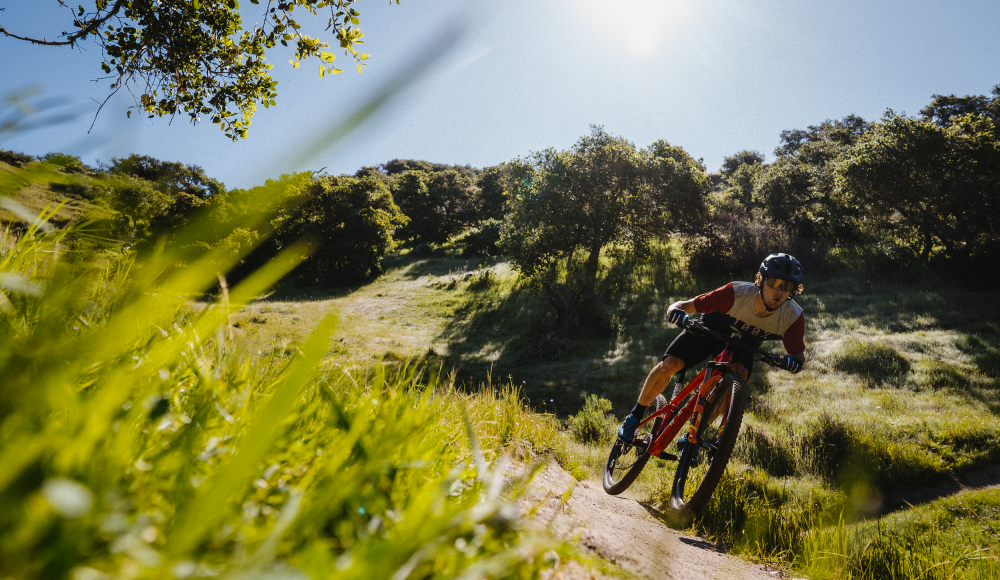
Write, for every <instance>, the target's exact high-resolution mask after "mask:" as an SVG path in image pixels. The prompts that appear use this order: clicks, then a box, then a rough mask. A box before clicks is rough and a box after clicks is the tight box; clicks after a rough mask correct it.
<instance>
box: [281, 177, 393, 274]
mask: <svg viewBox="0 0 1000 580" xmlns="http://www.w3.org/2000/svg"><path fill="white" fill-rule="evenodd" d="M293 203H294V204H296V205H297V207H293V208H291V209H290V210H289V211H288V213H287V215H285V216H283V217H282V218H281V219H280V220H278V221H277V224H276V226H277V228H276V229H277V238H278V240H277V241H278V244H279V246H280V247H289V246H290V245H292V244H294V243H296V242H298V241H300V240H302V239H306V240H308V241H309V242H310V243H311V244H312V245H313V247H314V251H313V252H312V254H311V255H310V256H308V257H307V258H306V259H305V261H304V262H303V263H302V265H301V267H299V268H298V269H297V270H296V273H295V274H296V276H297V277H298V278H299V279H301V280H302V281H303V282H305V283H308V284H317V283H318V284H353V283H356V282H363V281H367V280H371V279H372V278H374V277H375V276H377V275H379V274H380V273H381V272H382V259H383V258H385V256H386V254H388V253H389V252H390V251H392V249H393V248H395V247H396V243H397V242H396V239H395V238H394V234H395V232H396V230H397V229H398V228H400V227H402V226H403V225H404V224H406V222H407V219H406V216H404V215H403V214H402V213H401V212H400V210H399V207H397V206H396V204H395V203H393V200H392V195H391V194H390V193H389V190H388V189H387V188H386V186H385V184H383V183H382V182H381V181H379V180H378V179H376V178H374V177H361V178H359V177H323V178H320V179H316V180H314V181H312V182H311V183H309V184H308V185H307V186H305V187H304V188H303V189H302V191H301V193H299V195H298V199H296V200H294V201H293Z"/></svg>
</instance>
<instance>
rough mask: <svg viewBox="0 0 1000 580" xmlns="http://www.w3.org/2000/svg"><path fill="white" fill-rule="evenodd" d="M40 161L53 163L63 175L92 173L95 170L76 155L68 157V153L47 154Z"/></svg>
mask: <svg viewBox="0 0 1000 580" xmlns="http://www.w3.org/2000/svg"><path fill="white" fill-rule="evenodd" d="M39 160H40V161H45V162H46V163H51V164H53V165H55V166H56V167H58V168H59V171H62V172H63V173H92V172H93V171H94V169H93V168H92V167H89V166H87V165H86V164H85V163H84V162H83V161H82V160H81V159H80V158H79V157H77V156H76V155H67V154H66V153H46V154H45V155H42V156H41V157H39Z"/></svg>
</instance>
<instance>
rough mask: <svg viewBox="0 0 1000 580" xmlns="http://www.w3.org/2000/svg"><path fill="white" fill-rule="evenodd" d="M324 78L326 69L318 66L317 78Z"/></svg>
mask: <svg viewBox="0 0 1000 580" xmlns="http://www.w3.org/2000/svg"><path fill="white" fill-rule="evenodd" d="M324 76H326V67H324V66H320V67H319V78H323V77H324Z"/></svg>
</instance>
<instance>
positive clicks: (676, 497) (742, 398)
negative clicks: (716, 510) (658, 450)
mask: <svg viewBox="0 0 1000 580" xmlns="http://www.w3.org/2000/svg"><path fill="white" fill-rule="evenodd" d="M722 381H723V383H722V384H721V385H720V386H722V387H723V388H722V389H720V393H719V395H718V397H717V399H716V402H715V403H714V404H713V405H712V408H706V409H705V412H704V413H703V414H702V418H701V422H702V423H703V424H702V425H698V433H699V438H700V437H701V436H702V435H703V434H704V433H705V431H706V430H707V429H706V428H707V427H708V425H706V424H704V423H706V422H707V421H708V420H709V418H710V417H711V416H712V413H711V411H712V410H713V409H714V407H715V405H717V404H722V402H724V401H725V395H726V391H727V390H731V392H732V397H731V398H730V402H729V417H728V419H727V421H726V428H725V430H724V431H723V433H722V437H721V439H720V440H719V441H718V442H717V443H716V450H715V453H714V455H713V456H712V458H711V463H710V464H709V466H708V471H707V472H706V473H705V478H704V479H702V480H701V483H700V484H699V485H698V488H697V489H696V490H695V491H694V493H691V494H689V496H688V498H687V500H685V498H684V496H685V491H686V490H685V487H686V484H687V483H689V482H688V478H689V477H690V476H691V470H692V469H693V468H692V466H691V460H692V458H693V457H694V454H695V451H696V448H695V446H693V445H688V446H687V447H685V449H684V451H683V452H681V457H680V459H679V460H678V462H677V472H676V473H675V474H674V484H673V488H672V489H671V492H670V509H671V511H672V512H673V513H674V514H675V515H676V516H681V517H682V518H685V519H687V518H690V517H693V516H695V515H697V514H698V513H699V512H700V511H701V510H702V509H703V508H704V507H705V505H706V504H707V503H708V500H709V499H710V498H711V497H712V493H713V492H714V491H715V488H716V486H718V485H719V480H720V479H722V475H723V474H724V473H725V472H726V465H727V464H728V463H729V457H730V456H731V455H732V453H733V448H734V447H735V446H736V437H737V436H738V435H739V432H740V425H741V424H742V422H743V411H744V407H745V405H746V387H745V386H744V384H743V381H742V379H741V378H740V377H739V376H738V375H735V374H730V375H727V376H726V377H723V379H722ZM705 455H707V452H706V451H705V450H702V456H703V458H702V459H703V460H704V459H706V458H705V457H704V456H705Z"/></svg>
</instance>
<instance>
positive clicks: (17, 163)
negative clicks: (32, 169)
mask: <svg viewBox="0 0 1000 580" xmlns="http://www.w3.org/2000/svg"><path fill="white" fill-rule="evenodd" d="M0 161H3V162H4V163H6V164H8V165H13V166H14V167H24V166H25V165H27V164H29V163H33V162H34V161H35V156H34V155H28V154H27V153H19V152H17V151H6V150H4V149H0Z"/></svg>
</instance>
